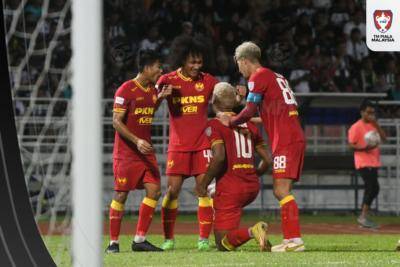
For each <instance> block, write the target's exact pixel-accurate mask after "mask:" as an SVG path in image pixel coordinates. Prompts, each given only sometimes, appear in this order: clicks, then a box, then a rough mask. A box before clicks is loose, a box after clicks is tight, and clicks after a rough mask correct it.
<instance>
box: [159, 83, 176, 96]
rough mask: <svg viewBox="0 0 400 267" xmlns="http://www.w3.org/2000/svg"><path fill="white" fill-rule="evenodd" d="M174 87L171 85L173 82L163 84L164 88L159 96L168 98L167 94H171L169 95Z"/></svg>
mask: <svg viewBox="0 0 400 267" xmlns="http://www.w3.org/2000/svg"><path fill="white" fill-rule="evenodd" d="M173 89H174V88H173V86H172V85H171V84H168V85H166V84H165V85H163V87H162V89H161V92H160V93H158V98H159V99H160V98H161V99H162V98H166V97H167V96H169V95H171V94H172V90H173Z"/></svg>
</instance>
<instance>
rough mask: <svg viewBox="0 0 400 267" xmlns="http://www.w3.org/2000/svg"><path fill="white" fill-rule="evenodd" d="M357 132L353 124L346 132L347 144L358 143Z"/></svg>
mask: <svg viewBox="0 0 400 267" xmlns="http://www.w3.org/2000/svg"><path fill="white" fill-rule="evenodd" d="M359 136H360V135H359V131H358V128H357V127H356V125H355V124H353V125H352V126H351V127H350V129H349V131H348V142H349V143H350V144H357V143H358V142H359V141H360V137H359Z"/></svg>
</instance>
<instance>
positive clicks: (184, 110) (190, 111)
mask: <svg viewBox="0 0 400 267" xmlns="http://www.w3.org/2000/svg"><path fill="white" fill-rule="evenodd" d="M197 110H198V107H197V106H193V105H186V106H183V107H182V113H184V114H193V113H197Z"/></svg>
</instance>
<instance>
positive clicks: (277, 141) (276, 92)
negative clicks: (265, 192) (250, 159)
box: [247, 68, 305, 153]
mask: <svg viewBox="0 0 400 267" xmlns="http://www.w3.org/2000/svg"><path fill="white" fill-rule="evenodd" d="M248 88H249V91H250V93H249V95H248V97H247V101H249V102H255V103H261V104H260V105H259V106H258V108H259V113H260V116H261V119H262V121H263V124H264V128H265V131H266V132H267V134H268V139H269V142H270V146H271V150H272V153H274V151H275V150H276V148H277V147H285V146H288V145H290V144H291V143H294V142H304V141H305V140H304V132H303V129H302V128H301V125H300V122H299V119H298V112H297V102H296V99H295V96H294V94H293V91H292V89H291V88H290V86H289V82H288V81H287V80H286V79H285V77H283V76H282V75H280V74H278V73H275V72H273V71H271V70H270V69H268V68H259V69H258V70H257V72H256V73H254V74H253V75H251V76H250V79H249V82H248Z"/></svg>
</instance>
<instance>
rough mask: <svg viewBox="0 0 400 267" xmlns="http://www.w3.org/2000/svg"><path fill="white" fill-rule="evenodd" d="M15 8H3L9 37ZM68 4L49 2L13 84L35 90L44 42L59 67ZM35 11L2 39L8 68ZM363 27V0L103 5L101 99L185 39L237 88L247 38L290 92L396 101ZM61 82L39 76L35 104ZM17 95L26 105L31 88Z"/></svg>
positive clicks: (21, 54)
mask: <svg viewBox="0 0 400 267" xmlns="http://www.w3.org/2000/svg"><path fill="white" fill-rule="evenodd" d="M20 4H21V0H5V6H6V11H5V19H6V27H7V29H10V28H11V27H12V17H13V16H12V14H13V12H15V11H16V10H17V9H18V8H20V7H19V6H20ZM69 4H70V0H52V1H50V4H49V7H48V10H47V12H48V16H47V17H46V19H45V23H43V24H41V25H42V26H41V29H40V32H39V35H38V37H36V39H35V48H34V51H35V52H34V53H32V54H30V55H29V64H27V65H26V66H27V67H25V68H24V69H23V70H22V72H21V74H20V76H18V77H14V78H15V79H18V81H15V80H14V81H13V83H14V84H15V83H19V86H22V87H23V86H24V85H31V84H35V83H36V81H37V80H38V79H39V77H40V73H41V71H42V69H43V67H44V66H43V65H44V63H43V62H45V60H44V59H45V57H46V55H47V54H48V53H47V52H48V51H47V50H43V49H49V47H51V45H50V44H51V43H52V42H56V46H55V47H54V48H52V50H51V51H50V53H51V55H52V57H51V61H50V68H55V69H63V68H66V66H67V65H68V62H69V61H70V57H71V54H72V53H71V45H70V41H71V40H70V20H71V14H70V13H71V12H70V10H68V11H67V12H63V10H64V8H65V7H66V6H67V8H69V9H70V5H69ZM42 8H43V0H28V1H27V3H26V4H25V7H24V9H23V10H24V12H23V13H24V14H23V16H20V17H21V18H20V19H19V21H18V23H17V26H16V27H15V32H14V34H13V35H12V38H10V40H9V41H8V45H9V55H10V56H9V61H10V65H11V66H12V67H16V66H18V65H19V64H20V63H21V61H22V60H24V59H25V58H26V54H27V51H28V48H29V46H30V42H31V41H32V38H33V37H34V35H33V32H34V30H35V27H36V25H37V24H38V22H39V21H40V18H41V16H42ZM64 11H65V10H64ZM55 14H59V15H55ZM60 21H61V25H60ZM365 21H366V18H365V0H335V1H333V0H296V1H294V0H249V1H243V0H204V1H197V0H196V1H189V0H179V1H178V0H104V47H105V51H104V53H105V54H104V56H105V59H104V60H105V64H104V97H106V98H110V97H113V95H114V92H115V90H116V88H117V87H118V86H119V85H120V84H121V83H122V82H123V81H125V80H127V79H130V78H133V77H134V76H135V73H136V71H137V70H136V69H135V64H134V63H135V59H136V55H137V52H138V51H139V49H154V50H157V51H158V52H160V53H161V54H162V55H163V56H164V57H165V59H166V58H167V55H168V54H169V47H170V44H171V42H172V40H173V39H174V38H176V37H177V36H181V35H192V36H196V37H198V38H201V39H202V40H203V41H204V42H205V43H206V44H207V46H208V47H209V48H210V51H211V52H210V59H211V61H210V62H209V64H207V66H206V70H207V71H209V72H211V73H212V74H214V75H215V76H216V77H217V78H218V79H219V80H220V81H228V82H231V83H233V84H241V83H244V82H245V81H243V80H241V78H240V75H239V73H238V71H237V68H236V66H235V63H234V61H233V57H232V56H233V52H234V49H235V47H236V46H237V45H238V44H240V43H241V42H243V41H245V40H252V41H254V42H255V43H257V44H258V45H259V46H260V47H261V48H262V51H263V63H264V64H265V65H266V66H269V67H271V68H272V69H274V70H276V71H277V72H280V73H282V74H284V75H285V76H286V77H287V78H288V79H289V80H290V82H291V85H292V88H293V89H294V91H295V92H387V93H388V96H389V99H394V100H400V74H399V66H400V64H399V59H400V57H399V54H398V53H374V52H372V51H370V50H368V48H367V46H366V43H365V34H366V25H365ZM26 33H28V35H26ZM275 50H278V51H284V52H285V54H286V57H285V58H284V60H281V59H279V60H277V59H276V58H274V57H271V56H269V55H271V52H273V51H275ZM37 51H38V52H37ZM40 51H45V52H44V53H40ZM168 70H169V67H168V64H167V62H166V65H165V71H168ZM60 76H61V73H59V72H57V71H56V72H51V71H50V72H49V74H48V75H45V77H44V78H43V77H42V86H40V89H39V90H38V92H37V95H36V96H43V97H48V96H51V97H54V94H55V89H54V88H57V86H58V81H59V80H60V78H61V77H60ZM20 92H22V93H20V94H19V96H28V97H29V90H27V91H26V92H24V91H23V90H21V91H20ZM70 95H71V88H70V86H65V89H64V90H63V91H61V93H60V92H58V97H66V98H69V97H70Z"/></svg>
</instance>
